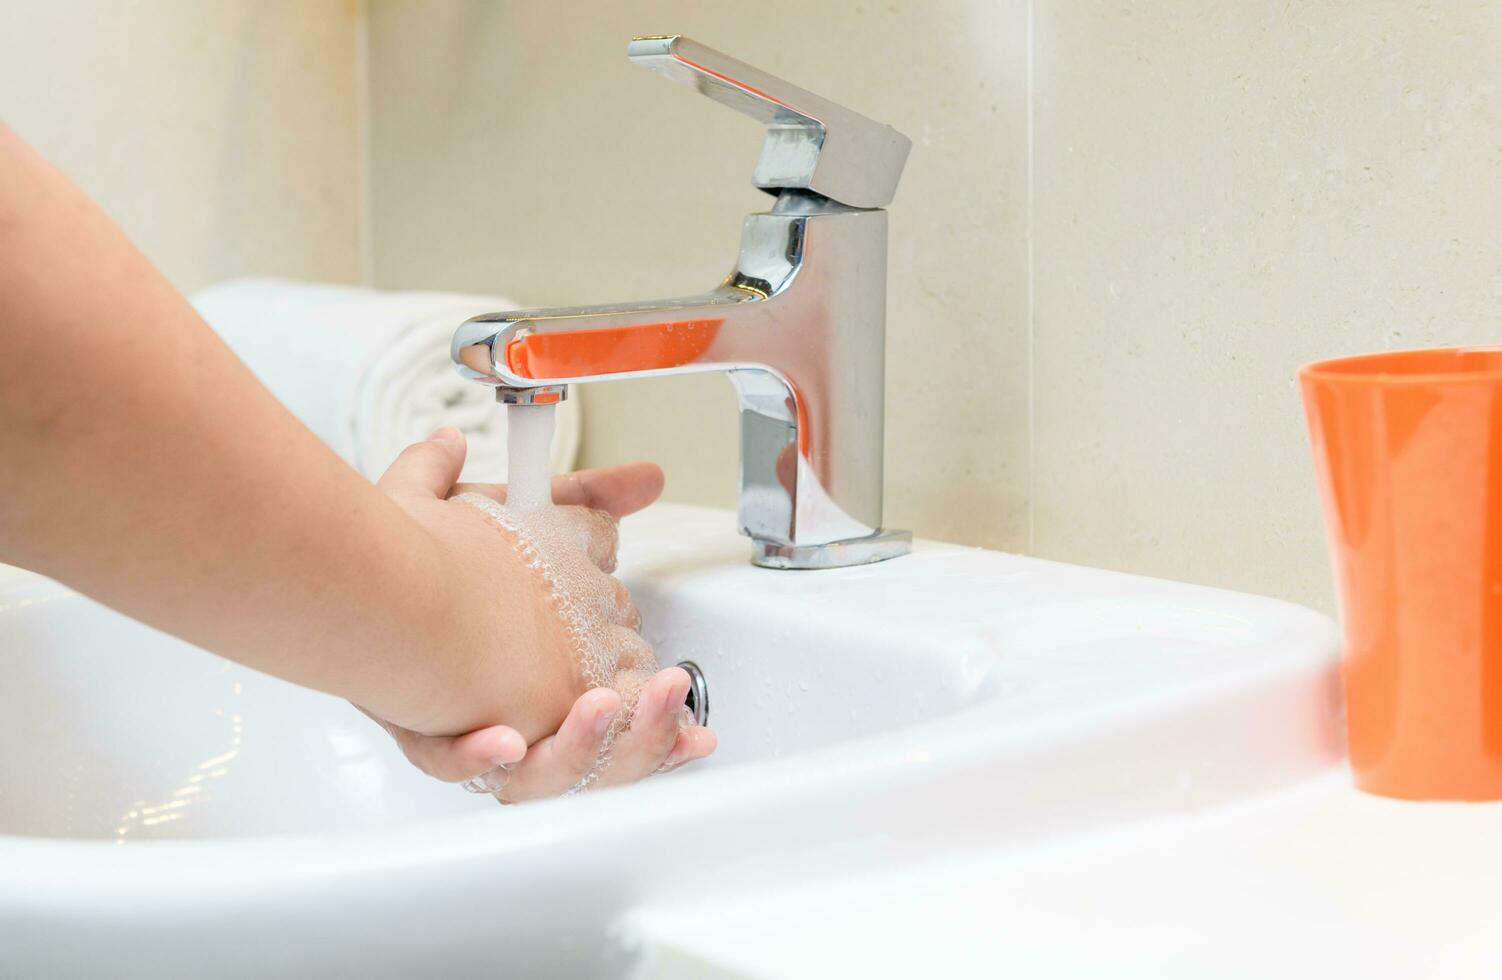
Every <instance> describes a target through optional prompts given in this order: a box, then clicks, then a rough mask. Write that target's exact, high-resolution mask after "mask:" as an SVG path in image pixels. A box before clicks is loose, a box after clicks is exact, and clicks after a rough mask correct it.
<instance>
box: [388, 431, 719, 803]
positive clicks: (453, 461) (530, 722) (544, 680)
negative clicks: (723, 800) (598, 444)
mask: <svg viewBox="0 0 1502 980" xmlns="http://www.w3.org/2000/svg"><path fill="white" fill-rule="evenodd" d="M463 460H464V443H463V437H462V436H461V435H460V434H459V433H458V432H456V431H454V430H440V431H439V432H438V433H435V434H434V436H433V437H432V438H430V439H429V440H428V441H427V442H425V443H419V444H417V445H416V446H412V447H409V448H408V449H407V450H406V451H405V452H404V453H403V454H402V456H401V457H400V458H399V459H398V460H397V461H396V462H395V463H393V464H392V466H391V468H390V469H389V470H388V471H387V472H386V474H385V475H384V476H383V477H382V478H381V481H380V486H381V488H382V489H383V490H385V491H386V492H387V493H388V495H390V496H391V497H392V498H393V499H394V500H396V501H397V503H399V504H400V505H401V506H402V507H403V509H404V510H406V511H407V512H408V513H409V514H411V515H412V516H413V517H414V518H416V519H417V520H418V522H419V523H421V524H423V525H424V526H425V527H427V528H428V529H429V531H430V533H432V534H433V536H434V537H435V538H436V539H437V543H438V545H439V547H440V549H441V551H442V552H443V553H444V554H443V557H442V560H443V562H444V564H445V565H446V566H447V567H449V568H450V569H452V571H453V572H454V573H455V575H456V578H455V579H454V581H453V582H452V583H451V585H450V588H452V589H454V590H456V591H457V592H458V593H459V594H461V595H465V596H472V597H473V598H472V599H470V600H469V601H468V603H467V605H466V609H467V610H468V612H467V614H466V617H465V618H466V620H468V623H467V625H468V627H469V630H468V632H469V634H470V635H469V636H467V637H464V638H462V639H461V640H460V641H459V642H460V643H461V644H467V645H471V646H472V647H475V648H478V649H479V650H481V651H483V655H482V656H480V657H478V658H477V662H476V663H474V664H473V665H472V667H471V669H470V670H467V671H461V672H460V675H459V676H457V677H453V676H441V675H445V674H451V673H452V670H451V668H450V667H446V666H444V665H442V664H440V663H436V662H435V670H434V674H435V675H440V676H436V677H435V678H434V680H435V684H434V687H435V690H434V691H432V692H431V693H428V692H424V693H423V694H422V695H420V696H418V697H413V698H410V699H406V700H409V701H411V703H412V705H413V707H411V708H409V707H407V705H405V704H404V705H402V710H403V711H404V712H406V714H405V716H404V717H400V718H398V717H397V716H396V715H395V714H393V713H391V712H389V711H388V712H380V711H378V710H374V709H372V710H366V709H365V708H362V710H366V713H367V714H369V715H370V716H371V717H372V718H374V719H376V720H377V721H379V722H380V723H381V724H382V725H383V726H384V727H385V728H386V729H387V730H388V731H389V732H390V733H391V734H392V736H393V737H394V738H395V739H396V741H397V743H398V745H400V746H401V748H402V750H403V752H404V753H405V754H406V755H407V757H408V759H410V760H411V761H412V762H413V763H414V764H415V765H417V766H418V768H420V769H422V770H423V771H425V772H427V773H429V774H430V775H433V776H436V777H437V778H440V779H446V780H452V781H462V780H468V779H471V778H472V777H475V776H478V775H481V774H483V773H486V772H488V771H490V770H492V769H494V768H495V767H496V766H499V765H503V764H506V765H512V768H511V770H510V771H509V781H508V782H507V783H506V785H505V788H504V791H501V787H500V785H499V784H498V783H497V782H496V780H497V778H498V777H499V776H500V775H504V774H506V773H505V771H501V772H500V773H496V774H493V775H492V777H491V779H490V780H488V781H487V782H488V784H489V785H490V786H491V788H492V789H494V790H497V791H498V792H497V796H498V798H500V799H502V800H503V801H504V802H514V801H519V800H523V799H530V798H534V797H539V796H551V795H556V794H558V793H560V792H563V791H564V790H566V789H568V788H569V787H570V786H572V785H573V784H574V783H575V782H576V781H578V779H579V778H580V777H581V776H582V775H583V774H584V773H585V772H586V771H588V770H589V768H590V767H591V766H592V765H593V763H594V761H595V758H596V756H597V755H598V751H599V747H600V741H601V738H602V737H603V735H604V732H605V731H606V730H607V729H608V728H609V726H610V721H611V719H612V718H613V717H614V716H615V714H616V713H617V712H618V711H619V710H620V697H619V695H617V694H616V692H614V691H611V690H608V689H603V688H602V689H595V690H589V691H584V692H583V693H582V694H581V693H580V688H581V686H582V685H581V681H580V677H579V673H578V668H577V664H576V663H575V660H574V657H575V654H574V651H573V648H572V643H571V641H570V638H569V636H568V635H567V632H566V630H565V629H564V628H563V624H562V623H560V622H559V621H558V618H557V615H556V611H555V607H554V604H553V603H552V602H551V601H550V600H549V596H548V593H547V587H546V583H544V582H542V581H541V577H540V576H538V575H537V574H535V571H534V570H533V569H531V568H529V567H528V566H527V565H526V564H525V562H523V561H522V560H521V558H520V556H519V554H518V552H517V550H516V548H515V547H514V542H513V541H512V540H511V539H510V537H509V535H508V534H507V533H506V532H504V531H502V530H501V529H500V528H498V527H497V526H496V525H495V524H494V522H493V521H491V519H490V518H488V517H487V516H485V515H484V514H482V513H481V512H480V511H478V510H477V509H475V508H474V507H472V506H470V505H467V504H464V503H459V502H455V501H453V500H450V499H448V498H449V497H452V496H457V495H458V494H460V493H472V494H473V493H478V494H481V495H483V496H487V497H490V498H492V499H494V500H497V501H500V502H504V501H505V493H506V490H505V487H503V486H496V485H488V484H459V485H454V484H453V480H454V478H455V476H457V474H458V471H459V469H460V467H461V466H462V464H463ZM661 490H662V472H661V470H659V469H658V468H657V467H656V466H654V465H652V464H650V463H637V464H630V465H626V466H616V467H610V468H607V469H601V470H591V471H586V472H582V473H573V474H568V475H565V476H561V477H557V478H555V479H554V481H553V499H554V502H555V503H556V504H559V505H563V506H564V507H565V509H566V511H567V512H568V513H569V517H570V520H572V521H574V522H576V523H577V525H578V528H579V533H580V544H581V547H583V548H584V549H585V550H586V551H587V552H588V553H589V557H590V559H591V560H592V561H593V563H594V564H595V565H596V566H598V567H599V568H600V569H601V571H600V572H599V573H598V574H600V575H601V576H605V571H604V570H605V569H612V568H614V565H615V550H616V535H615V525H614V521H613V520H605V519H603V515H601V514H600V512H601V511H604V512H606V513H608V514H609V515H610V517H611V518H619V517H621V516H624V515H626V514H629V513H632V512H634V511H637V510H640V509H641V508H643V507H645V506H646V505H647V504H649V503H651V502H652V501H653V500H655V499H656V498H657V496H658V495H659V494H660V493H661ZM604 585H605V583H602V586H604ZM608 587H609V588H611V589H613V590H614V593H615V595H616V607H617V608H616V625H615V626H614V627H612V628H613V629H619V630H622V631H623V637H622V638H623V641H625V640H634V641H635V644H636V645H638V646H639V645H640V644H641V640H640V637H639V636H637V635H635V632H634V631H635V629H636V628H637V626H638V625H639V621H640V617H639V615H638V614H637V612H636V609H635V607H634V606H633V605H632V604H631V601H630V597H629V596H628V595H627V594H626V592H625V589H624V588H621V587H620V586H619V583H617V582H611V583H610V584H609V585H608ZM476 630H479V631H480V633H481V635H480V636H479V637H476V636H475V635H474V632H475V631H476ZM503 641H504V642H503ZM631 645H632V644H630V643H625V642H623V651H622V653H623V657H625V656H629V655H630V649H629V648H630V647H631ZM687 691H688V677H687V675H686V674H685V673H684V672H683V671H682V670H679V669H677V668H670V669H669V670H665V671H661V672H660V673H659V674H658V675H657V676H655V677H653V678H652V679H651V680H650V681H649V682H648V684H647V686H646V688H645V689H644V690H643V691H642V694H641V697H640V699H639V702H638V705H637V709H636V712H635V715H634V716H633V718H632V721H631V726H630V728H629V729H627V730H626V731H624V732H622V733H621V734H620V735H619V736H618V737H617V739H616V741H615V743H614V745H613V747H612V752H611V764H610V765H609V766H608V767H607V768H606V770H605V771H604V772H602V773H601V774H600V777H599V781H598V785H611V784H615V783H621V782H631V781H634V780H637V779H640V778H642V777H643V776H646V775H649V774H650V773H652V772H654V771H657V770H658V769H659V768H661V767H663V766H667V767H672V766H675V765H679V764H681V763H683V762H687V761H690V760H692V759H697V758H701V757H703V756H705V755H708V754H709V753H710V752H711V751H713V749H714V744H715V740H714V735H713V734H712V733H711V732H709V730H708V729H704V728H699V727H697V726H687V727H684V728H683V729H682V730H681V731H680V727H679V717H680V715H681V712H682V707H683V701H684V697H685V695H686V694H687ZM435 708H436V710H435ZM383 715H384V717H383ZM408 719H418V721H417V722H416V723H413V721H411V720H408ZM501 719H504V720H505V722H506V724H504V725H497V724H494V722H495V721H498V720H501ZM445 732H459V733H463V734H457V735H448V734H443V733H445ZM423 733H426V734H423ZM529 743H532V745H531V748H530V750H529V749H528V748H527V746H528V744H529ZM516 763H519V764H516Z"/></svg>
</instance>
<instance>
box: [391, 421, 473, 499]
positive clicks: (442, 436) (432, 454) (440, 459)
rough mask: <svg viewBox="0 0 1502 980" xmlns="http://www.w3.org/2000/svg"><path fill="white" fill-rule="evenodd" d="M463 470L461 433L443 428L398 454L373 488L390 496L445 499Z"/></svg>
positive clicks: (449, 427)
mask: <svg viewBox="0 0 1502 980" xmlns="http://www.w3.org/2000/svg"><path fill="white" fill-rule="evenodd" d="M463 468H464V433H462V432H460V431H459V430H458V429H455V428H453V427H452V426H444V427H443V428H441V429H439V430H437V431H436V432H434V433H433V434H432V435H430V436H428V438H427V440H426V441H424V442H415V443H413V444H412V445H410V446H408V447H407V448H406V449H403V450H402V454H401V455H400V456H398V457H397V458H396V459H395V460H394V461H393V462H392V464H391V465H390V466H388V467H387V468H386V472H385V473H382V474H381V478H380V479H379V480H377V481H376V486H378V487H380V488H381V489H382V490H384V491H386V492H387V493H388V494H391V495H392V496H414V497H436V498H438V499H439V500H442V499H443V498H444V497H447V496H448V493H449V489H450V488H451V487H452V486H453V485H454V481H455V480H457V479H459V471H460V470H462V469H463Z"/></svg>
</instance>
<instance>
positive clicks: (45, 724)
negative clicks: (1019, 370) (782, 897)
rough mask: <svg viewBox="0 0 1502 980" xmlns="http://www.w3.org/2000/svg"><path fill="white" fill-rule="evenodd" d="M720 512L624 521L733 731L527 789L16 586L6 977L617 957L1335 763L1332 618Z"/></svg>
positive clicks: (632, 581)
mask: <svg viewBox="0 0 1502 980" xmlns="http://www.w3.org/2000/svg"><path fill="white" fill-rule="evenodd" d="M734 526H735V523H734V518H733V516H732V515H730V514H728V513H725V512H721V511H715V510H707V509H702V508H691V507H683V506H675V505H659V506H657V507H654V508H652V509H650V510H649V511H647V512H645V513H643V514H640V515H637V516H636V517H634V518H631V519H629V520H628V521H627V523H626V526H625V528H624V529H623V542H624V544H623V560H622V570H621V574H622V576H623V578H624V579H625V580H626V581H627V584H628V585H629V586H630V587H631V589H632V591H633V594H634V595H635V597H636V599H637V601H638V605H639V606H640V607H641V609H642V613H643V617H644V623H645V627H644V629H645V632H646V633H647V635H648V637H649V639H651V640H652V641H653V642H654V643H655V644H656V645H657V648H658V651H659V655H660V659H661V660H662V661H663V662H665V663H671V662H674V661H677V660H680V659H692V660H694V661H696V662H697V663H698V664H699V665H700V666H701V667H702V668H703V670H704V673H705V675H706V677H707V679H708V682H709V688H710V704H711V714H710V724H711V725H712V726H713V727H714V728H715V729H716V731H717V732H718V734H719V737H720V746H721V747H720V751H719V752H718V753H717V754H716V756H715V757H714V758H713V759H711V760H707V761H706V762H703V763H699V764H696V765H694V766H692V767H688V768H685V769H683V770H680V771H679V772H676V773H673V774H670V775H668V776H664V777H657V778H654V779H652V780H648V781H647V782H645V783H642V784H640V785H637V786H632V787H627V788H622V789H617V790H610V791H604V792H597V793H590V794H584V795H582V796H578V797H573V798H568V799H562V800H556V801H548V802H545V803H539V804H532V805H528V806H523V807H511V808H503V807H498V806H497V805H495V803H494V802H493V801H491V800H490V799H488V798H485V797H475V796H471V795H469V794H466V793H464V792H462V791H461V790H459V789H457V788H456V787H454V786H450V785H445V784H441V783H437V782H434V781H432V780H429V779H427V778H426V777H424V776H422V775H420V774H419V773H417V772H416V771H415V770H412V769H411V768H410V767H409V766H408V765H407V764H406V762H405V761H404V760H403V759H402V758H401V755H400V753H398V752H397V751H396V750H395V748H394V747H393V746H392V745H391V744H390V743H389V742H388V741H387V740H386V738H385V736H384V734H383V733H381V732H380V730H379V729H377V728H376V727H375V726H374V725H373V724H371V723H370V722H368V721H367V720H366V719H365V718H364V717H363V716H360V715H359V714H358V713H356V712H355V711H354V710H353V709H352V708H350V707H349V706H348V705H345V704H344V703H342V702H340V701H338V700H337V699H334V698H330V697H327V696H324V695H321V694H317V693H313V692H309V691H303V690H300V689H297V688H294V687H292V686H290V685H286V684H283V683H281V682H278V681H275V680H272V679H270V678H266V677H264V676H262V675H259V674H256V673H255V672H253V671H249V670H246V669H244V668H241V667H238V666H236V665H234V664H230V663H227V662H225V661H222V660H219V659H217V658H215V657H212V656H210V655H207V654H205V653H203V652H202V651H199V650H196V649H194V648H193V647H191V646H189V645H187V644H185V643H182V642H180V641H177V640H174V639H172V638H170V637H167V636H164V635H162V634H160V633H157V632H155V631H153V630H151V629H149V628H146V627H144V626H141V625H139V624H135V623H133V622H131V621H129V620H127V619H125V618H123V617H121V616H118V615H117V614H115V613H113V612H110V611H109V610H106V609H104V608H102V607H100V606H98V605H96V604H94V603H93V602H91V601H89V600H87V599H85V598H82V597H80V596H78V595H76V594H73V593H71V592H69V591H68V590H66V589H64V588H62V587H61V586H58V585H56V584H54V583H51V582H48V581H46V580H43V579H39V578H32V579H23V580H21V581H19V582H16V583H14V584H11V585H9V586H7V587H4V588H3V589H0V651H3V657H4V671H5V674H4V683H3V685H0V762H3V771H4V772H5V773H6V776H7V778H6V782H5V785H4V788H3V789H0V868H3V869H4V871H3V873H0V974H10V973H27V972H37V973H53V974H60V975H69V976H83V975H90V974H99V975H110V976H122V975H141V976H147V975H150V976H154V977H160V976H163V975H199V974H201V973H202V972H204V971H205V970H206V969H210V967H209V966H206V964H211V965H212V968H211V971H210V972H212V973H213V974H215V975H216V976H238V975H246V976H253V975H265V974H267V973H275V972H293V973H298V974H303V975H319V974H325V973H327V974H339V975H353V974H360V975H365V976H410V975H414V974H419V975H420V974H423V973H434V972H437V971H438V970H442V971H443V972H444V973H446V974H448V975H453V976H468V975H493V974H494V973H495V972H498V971H500V970H501V969H502V968H503V967H504V969H505V971H511V972H514V973H516V974H521V975H537V974H545V975H549V976H570V975H579V976H600V975H615V974H623V973H625V972H628V971H629V970H630V968H631V967H632V963H633V957H634V955H635V954H634V952H633V950H632V949H631V948H630V945H629V943H627V942H625V941H624V940H623V939H621V938H620V936H619V934H618V933H617V932H616V931H615V930H613V929H612V927H611V926H612V923H615V922H617V921H618V920H619V919H620V917H621V916H622V914H623V913H625V912H627V911H629V910H630V909H631V908H633V907H635V906H636V905H638V904H639V903H642V902H645V901H650V900H651V899H653V898H654V897H661V896H668V895H674V896H678V897H680V898H681V896H683V895H684V894H694V893H695V892H696V891H703V892H710V891H713V892H716V893H723V892H726V891H732V890H745V889H754V888H757V887H761V886H768V885H772V884H785V883H787V882H789V881H797V880H800V879H802V878H806V877H807V876H809V875H813V874H837V873H844V872H849V871H853V870H858V869H863V868H868V867H870V866H872V865H873V864H880V863H892V862H907V861H917V860H921V859H924V858H927V857H931V856H935V855H939V854H943V853H948V852H953V851H955V850H957V849H963V848H967V847H973V846H982V845H984V846H989V847H995V846H997V845H998V844H1000V845H1003V846H1018V847H1022V846H1027V845H1028V844H1029V843H1030V842H1032V841H1035V840H1037V839H1039V838H1040V837H1043V836H1046V835H1056V834H1063V833H1069V832H1072V831H1079V830H1082V829H1086V828H1093V827H1099V826H1101V825H1103V824H1110V823H1120V822H1125V821H1128V820H1133V819H1139V818H1142V817H1145V816H1149V815H1152V814H1156V813H1162V812H1164V811H1168V810H1173V809H1177V808H1185V807H1193V806H1200V805H1204V804H1206V803H1210V802H1214V801H1217V800H1223V799H1228V798H1231V797H1236V796H1243V795H1247V794H1251V793H1255V792H1259V791H1263V790H1266V789H1270V788H1273V787H1276V786H1280V785H1283V784H1286V783H1288V782H1291V781H1294V780H1297V779H1301V778H1304V777H1307V776H1309V775H1312V774H1314V773H1317V772H1320V771H1323V770H1325V769H1326V768H1327V767H1329V766H1330V765H1332V764H1334V763H1335V762H1337V761H1338V759H1339V757H1340V746H1339V742H1338V739H1337V737H1336V725H1335V724H1334V717H1335V711H1334V706H1335V704H1336V698H1335V695H1336V686H1335V674H1334V663H1335V653H1336V640H1335V631H1334V627H1333V624H1331V623H1330V622H1329V620H1328V619H1326V618H1324V617H1322V616H1320V615H1318V614H1316V613H1313V612H1310V611H1308V610H1305V609H1302V608H1299V607H1296V606H1291V605H1288V604H1286V603H1281V602H1276V601H1273V600H1269V599H1262V598H1257V597H1253V596H1246V595H1239V594H1235V593H1228V592H1222V591H1216V590H1211V589H1204V588H1199V587H1195V586H1189V585H1182V584H1176V583H1168V582H1160V581H1154V580H1150V579H1144V578H1138V577H1134V576H1128V575H1121V574H1116V573H1108V572H1103V571H1099V570H1093V569H1085V568H1078V567H1073V566H1068V565H1061V564H1056V563H1051V562H1046V561H1041V560H1037V559H1032V558H1023V557H1018V556H1013V555H1006V554H1001V553H997V552H988V551H981V550H977V549H970V548H961V547H957V546H953V545H943V544H935V543H929V542H919V543H918V545H917V546H916V549H915V552H914V553H913V554H912V555H910V556H908V557H905V558H900V559H896V560H894V561H891V562H886V563H882V564H879V565H871V566H865V567H860V568H850V569H840V570H831V571H820V572H777V571H769V570H765V569H756V568H752V567H750V566H749V565H748V564H747V560H746V559H747V555H748V553H749V547H750V546H749V543H748V542H747V541H746V540H745V539H743V538H741V537H739V536H738V535H736V534H735V533H734ZM167 949H171V950H172V953H171V955H170V956H169V955H168V954H167V953H166V952H164V951H165V950H167ZM491 950H494V951H495V952H494V953H493V954H492V953H491V952H489V951H491Z"/></svg>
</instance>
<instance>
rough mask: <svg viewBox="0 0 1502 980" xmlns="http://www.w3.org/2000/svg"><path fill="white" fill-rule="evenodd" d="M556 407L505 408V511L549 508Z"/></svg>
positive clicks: (550, 503) (551, 490)
mask: <svg viewBox="0 0 1502 980" xmlns="http://www.w3.org/2000/svg"><path fill="white" fill-rule="evenodd" d="M557 408H558V406H557V405H508V406H507V407H506V428H507V432H506V479H507V481H508V482H507V489H506V507H507V508H508V509H510V510H514V511H517V512H526V511H534V510H542V509H543V508H546V507H551V506H552V504H553V488H552V482H553V473H552V466H551V463H552V456H553V453H552V449H553V417H554V413H555V411H556V410H557Z"/></svg>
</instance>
